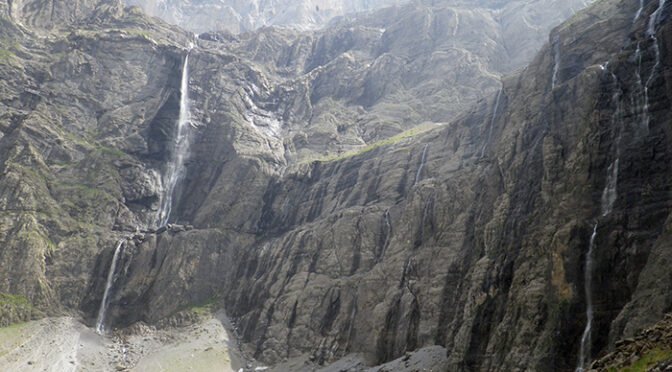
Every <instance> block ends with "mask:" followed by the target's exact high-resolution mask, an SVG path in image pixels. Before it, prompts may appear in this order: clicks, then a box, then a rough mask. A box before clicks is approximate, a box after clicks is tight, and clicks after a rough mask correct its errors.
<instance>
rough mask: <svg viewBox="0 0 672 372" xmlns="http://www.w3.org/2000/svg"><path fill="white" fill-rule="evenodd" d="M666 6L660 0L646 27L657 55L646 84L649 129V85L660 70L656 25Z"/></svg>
mask: <svg viewBox="0 0 672 372" xmlns="http://www.w3.org/2000/svg"><path fill="white" fill-rule="evenodd" d="M664 6H665V0H659V1H658V8H657V9H656V10H655V11H654V12H653V13H651V16H649V25H648V27H647V29H646V35H647V36H648V37H649V38H650V39H651V40H652V41H653V51H654V53H655V55H656V63H655V64H654V65H653V67H652V68H651V73H650V74H649V78H648V79H647V80H646V83H645V84H644V108H643V109H642V111H643V113H644V121H643V127H644V128H645V129H647V130H648V128H649V121H650V120H651V118H650V115H649V85H651V82H653V79H654V77H655V75H656V71H657V70H658V67H660V46H659V45H658V37H657V36H656V25H657V24H658V20H659V18H660V14H661V13H662V11H663V7H664ZM640 58H641V57H640Z"/></svg>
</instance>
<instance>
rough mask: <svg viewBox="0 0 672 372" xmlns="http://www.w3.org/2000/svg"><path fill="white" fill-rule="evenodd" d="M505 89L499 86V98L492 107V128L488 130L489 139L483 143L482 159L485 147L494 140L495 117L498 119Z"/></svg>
mask: <svg viewBox="0 0 672 372" xmlns="http://www.w3.org/2000/svg"><path fill="white" fill-rule="evenodd" d="M503 90H504V87H503V86H502V87H501V88H499V93H497V99H496V100H495V106H494V108H493V109H492V117H491V118H490V129H489V130H488V139H487V140H486V141H485V143H484V144H483V148H482V149H481V157H480V158H479V159H482V158H483V157H484V156H485V149H486V148H487V147H488V145H489V144H490V141H491V140H492V127H494V126H495V119H497V111H498V110H499V101H500V100H501V99H502V91H503Z"/></svg>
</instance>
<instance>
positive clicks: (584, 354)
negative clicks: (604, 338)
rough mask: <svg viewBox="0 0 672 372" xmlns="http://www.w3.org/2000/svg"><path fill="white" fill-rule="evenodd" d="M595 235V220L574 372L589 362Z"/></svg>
mask: <svg viewBox="0 0 672 372" xmlns="http://www.w3.org/2000/svg"><path fill="white" fill-rule="evenodd" d="M596 237H597V222H596V223H595V226H593V234H592V235H591V236H590V244H589V246H588V253H586V264H585V267H584V276H585V277H584V290H585V291H586V317H587V321H586V328H585V329H584V330H583V335H582V336H581V349H580V350H579V366H578V367H577V368H576V372H583V366H584V365H586V364H590V345H591V339H590V335H591V331H592V326H593V292H592V290H591V288H590V287H591V286H592V284H593V251H594V250H595V238H596Z"/></svg>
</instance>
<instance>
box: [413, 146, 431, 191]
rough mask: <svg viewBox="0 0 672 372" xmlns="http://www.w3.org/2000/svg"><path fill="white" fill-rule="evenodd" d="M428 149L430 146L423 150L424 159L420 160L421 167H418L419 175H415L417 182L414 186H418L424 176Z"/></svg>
mask: <svg viewBox="0 0 672 372" xmlns="http://www.w3.org/2000/svg"><path fill="white" fill-rule="evenodd" d="M427 148H429V144H425V148H424V150H422V159H420V167H418V173H416V174H415V182H414V183H413V185H416V184H417V183H418V182H419V181H420V176H421V175H422V168H423V167H424V166H425V159H426V158H427Z"/></svg>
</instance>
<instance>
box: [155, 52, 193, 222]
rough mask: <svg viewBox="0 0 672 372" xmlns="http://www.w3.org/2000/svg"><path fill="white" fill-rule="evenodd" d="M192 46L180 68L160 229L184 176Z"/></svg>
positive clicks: (160, 214)
mask: <svg viewBox="0 0 672 372" xmlns="http://www.w3.org/2000/svg"><path fill="white" fill-rule="evenodd" d="M192 49H193V44H191V43H190V44H189V49H188V50H187V55H186V57H184V66H183V67H182V81H181V85H180V115H179V119H178V122H177V134H176V136H175V140H174V145H173V150H172V154H171V161H170V163H168V168H167V169H166V173H165V174H164V176H163V185H164V189H163V195H162V196H161V206H160V208H159V211H158V214H157V216H156V225H157V226H159V227H161V226H165V225H166V224H168V221H169V219H170V214H171V212H172V208H173V194H174V193H175V187H176V186H177V184H178V183H179V181H180V180H181V179H182V177H183V176H184V160H185V159H186V158H187V156H188V154H189V145H190V144H189V125H190V122H191V111H190V106H189V55H190V54H191V50H192Z"/></svg>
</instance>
